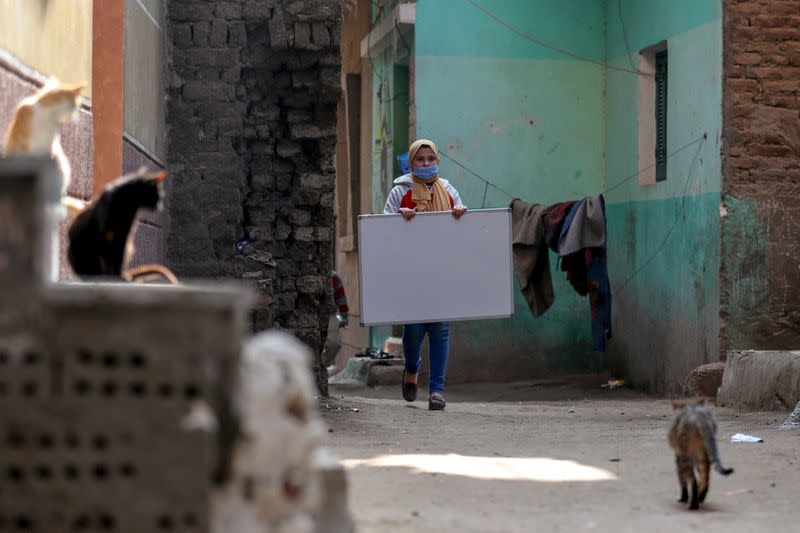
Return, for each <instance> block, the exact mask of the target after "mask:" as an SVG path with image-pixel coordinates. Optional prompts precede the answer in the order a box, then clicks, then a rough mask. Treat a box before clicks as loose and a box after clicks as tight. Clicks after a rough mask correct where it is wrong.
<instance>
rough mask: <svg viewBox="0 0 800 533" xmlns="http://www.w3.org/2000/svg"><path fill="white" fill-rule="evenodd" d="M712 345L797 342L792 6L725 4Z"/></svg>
mask: <svg viewBox="0 0 800 533" xmlns="http://www.w3.org/2000/svg"><path fill="white" fill-rule="evenodd" d="M723 9H724V21H725V22H724V29H723V33H724V51H725V52H724V53H725V58H724V82H723V100H724V110H723V127H724V132H723V139H724V148H723V175H724V177H723V185H722V186H723V195H722V205H721V215H722V243H721V245H722V250H721V251H722V262H721V264H722V273H721V274H722V275H721V302H720V303H721V317H722V321H721V339H720V340H721V342H720V349H721V352H722V354H723V356H724V353H725V352H726V351H727V350H729V349H745V348H750V347H753V346H758V347H760V348H763V349H789V348H792V347H796V346H797V345H798V344H800V285H798V284H797V283H794V282H793V280H796V279H797V260H796V258H797V257H798V256H799V255H800V226H798V225H797V223H796V222H795V221H796V220H797V219H798V216H800V7H799V6H798V3H797V2H796V1H794V0H726V1H725V2H723Z"/></svg>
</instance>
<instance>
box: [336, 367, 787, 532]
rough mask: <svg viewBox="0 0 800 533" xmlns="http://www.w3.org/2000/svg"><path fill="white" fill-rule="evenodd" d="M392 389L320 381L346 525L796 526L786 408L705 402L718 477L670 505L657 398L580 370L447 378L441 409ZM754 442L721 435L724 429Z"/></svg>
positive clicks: (373, 528)
mask: <svg viewBox="0 0 800 533" xmlns="http://www.w3.org/2000/svg"><path fill="white" fill-rule="evenodd" d="M423 397H424V395H423V394H420V400H418V401H417V402H415V403H413V404H408V403H406V402H405V401H403V400H402V399H401V398H400V387H399V385H398V386H397V387H382V388H377V389H368V388H348V387H343V386H339V387H337V386H332V387H331V398H330V399H328V400H325V401H324V402H323V405H322V412H323V417H324V419H325V421H326V422H327V424H328V425H329V427H330V428H331V431H330V432H329V434H328V436H329V440H328V443H327V444H328V446H329V447H330V448H331V449H332V450H333V452H334V453H336V454H337V455H338V456H339V458H341V459H342V460H343V461H344V462H345V464H346V466H347V468H348V480H349V499H350V507H351V510H352V512H353V513H354V515H355V519H356V523H357V531H359V532H361V533H364V532H377V531H380V532H395V531H397V532H407V531H408V532H410V531H414V532H424V531H436V532H516V531H526V532H528V531H562V532H571V531H592V530H594V531H637V532H638V531H647V532H648V533H652V532H658V531H665V532H666V531H719V532H726V533H729V532H734V531H735V532H738V531H769V530H775V531H787V532H789V531H798V532H800V522H799V521H798V516H800V515H799V514H798V511H799V510H800V492H798V488H799V487H800V431H781V430H778V429H775V428H773V427H771V426H773V425H774V424H776V423H780V422H783V421H784V420H785V418H786V414H784V413H739V412H736V411H732V410H728V409H722V408H716V409H715V412H716V414H717V420H718V423H719V431H718V434H717V440H718V442H719V448H720V454H721V457H722V461H723V464H725V465H726V466H729V467H733V468H734V469H735V472H734V473H733V474H732V475H731V476H729V477H723V476H721V475H719V474H717V473H716V472H713V473H712V478H711V488H710V492H709V495H708V498H707V500H706V503H705V504H704V506H703V507H702V508H701V510H700V511H694V512H690V511H687V510H686V508H685V506H684V505H683V504H679V503H677V501H676V500H677V497H678V493H679V489H678V484H677V477H676V474H675V467H674V465H675V459H674V455H673V454H672V453H671V450H670V449H669V446H668V445H667V441H666V431H667V426H668V424H669V420H670V418H671V416H672V409H671V406H670V402H669V400H667V399H662V398H654V397H649V396H645V395H641V394H638V393H636V392H633V391H630V390H626V389H618V390H613V391H609V390H603V389H600V388H599V387H598V386H597V384H596V383H591V382H587V381H585V380H584V381H580V380H578V381H576V380H569V381H550V382H537V383H517V384H512V385H470V386H456V387H451V388H450V390H449V391H448V392H447V399H448V405H447V410H446V411H444V412H431V411H428V410H427V401H423ZM737 432H740V433H747V434H752V435H757V436H759V437H762V438H763V439H764V442H763V443H759V444H732V443H731V442H730V439H731V435H733V434H734V433H737Z"/></svg>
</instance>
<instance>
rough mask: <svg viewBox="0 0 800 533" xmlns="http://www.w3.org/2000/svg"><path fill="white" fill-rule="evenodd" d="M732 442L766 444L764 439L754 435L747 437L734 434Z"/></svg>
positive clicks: (742, 434) (741, 434)
mask: <svg viewBox="0 0 800 533" xmlns="http://www.w3.org/2000/svg"><path fill="white" fill-rule="evenodd" d="M731 442H764V439H762V438H761V437H755V436H753V435H745V434H744V433H734V435H733V436H732V437H731Z"/></svg>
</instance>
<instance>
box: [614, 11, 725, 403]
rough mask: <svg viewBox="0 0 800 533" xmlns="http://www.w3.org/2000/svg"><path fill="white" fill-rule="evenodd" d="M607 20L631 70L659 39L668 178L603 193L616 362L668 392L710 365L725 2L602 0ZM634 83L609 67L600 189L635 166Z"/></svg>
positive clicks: (715, 324) (618, 58)
mask: <svg viewBox="0 0 800 533" xmlns="http://www.w3.org/2000/svg"><path fill="white" fill-rule="evenodd" d="M620 8H621V10H620ZM606 20H607V40H606V49H607V50H608V61H609V63H610V64H612V65H615V66H618V67H622V68H630V66H631V63H630V62H629V60H628V57H627V55H628V52H627V50H628V49H630V51H631V56H630V61H632V62H633V65H635V66H636V65H638V51H639V50H641V49H643V48H646V47H649V46H652V45H654V44H657V43H658V42H660V41H662V40H666V41H667V44H668V53H669V85H668V95H669V96H668V119H667V132H668V135H667V137H668V139H667V144H668V148H667V152H668V153H673V152H677V153H675V154H674V155H672V156H671V157H670V158H669V159H668V163H667V175H668V177H667V180H666V181H664V182H660V183H657V184H655V185H639V183H638V180H637V179H636V178H634V179H632V180H630V181H629V182H627V183H624V184H623V185H621V186H619V187H617V188H616V189H614V190H613V191H611V192H610V193H609V194H608V195H607V197H606V201H607V218H608V247H609V248H608V249H609V271H610V274H611V285H612V289H613V290H615V291H618V292H617V294H616V296H615V306H614V328H615V338H614V340H613V341H612V344H611V350H610V353H611V356H612V364H613V366H614V367H615V368H616V369H618V371H619V372H623V371H624V373H625V375H627V376H628V377H629V378H630V379H631V380H632V381H633V383H634V384H635V385H637V386H639V387H642V388H646V389H649V390H652V391H655V392H662V393H664V392H668V393H675V392H679V391H680V389H681V387H682V385H683V381H684V379H685V377H686V375H687V374H688V373H689V371H691V370H692V369H693V368H694V367H696V366H698V365H700V364H702V363H705V362H710V361H716V360H718V349H719V290H720V289H719V267H720V263H719V256H720V224H719V200H720V183H721V162H720V149H721V148H720V142H721V141H720V136H721V129H722V81H721V74H722V21H721V0H648V1H647V2H642V1H640V0H621V1H619V2H618V1H609V2H608V4H607V12H606ZM623 27H624V31H623ZM626 35H627V41H628V43H627V47H626V43H625V36H626ZM638 90H639V79H638V76H636V75H633V74H629V73H625V72H618V71H613V70H609V71H608V76H607V89H606V94H607V100H606V109H607V121H606V139H607V158H606V183H607V188H610V187H612V186H614V185H616V184H618V183H620V182H621V181H622V180H623V179H624V178H626V177H629V176H631V175H632V174H634V173H635V172H636V171H637V135H638V129H637V117H636V114H637V106H638V103H637V102H638ZM704 134H706V135H707V139H706V140H703V141H701V142H696V143H695V144H692V145H690V146H688V147H686V146H687V145H689V144H690V143H692V142H693V141H696V140H698V139H700V138H701V137H702V136H703V135H704ZM683 147H686V148H685V149H683V150H681V151H678V150H680V149H681V148H683ZM637 271H638V273H637ZM626 283H627V285H626Z"/></svg>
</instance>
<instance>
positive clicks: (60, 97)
mask: <svg viewBox="0 0 800 533" xmlns="http://www.w3.org/2000/svg"><path fill="white" fill-rule="evenodd" d="M83 87H84V86H83V85H82V84H80V85H62V84H60V83H59V82H57V81H55V80H51V81H49V82H48V83H47V84H46V85H45V86H44V87H42V88H41V89H40V90H39V91H38V92H37V93H36V94H33V95H32V96H29V97H27V98H25V99H23V100H22V101H21V102H20V103H19V105H17V109H16V110H15V112H14V116H13V118H12V119H11V124H9V126H8V129H7V130H6V136H5V141H4V147H5V148H4V152H5V155H7V156H9V155H14V154H26V155H49V156H50V157H52V158H53V159H55V160H56V162H57V163H58V167H59V169H60V171H61V177H62V180H63V181H62V184H61V194H62V196H63V195H65V194H66V192H67V188H68V187H69V182H70V178H71V176H72V172H71V170H70V165H69V160H68V159H67V156H66V155H65V154H64V150H63V149H62V148H61V142H60V127H61V124H66V123H68V122H71V121H72V120H73V119H75V117H76V116H77V113H78V109H79V107H80V93H81V91H82V90H83ZM62 203H63V204H64V205H65V206H66V207H67V208H68V209H70V211H73V212H74V211H79V210H80V209H81V207H82V203H81V202H79V201H78V202H77V203H75V202H70V201H69V200H68V199H66V198H65V199H64V200H62Z"/></svg>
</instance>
